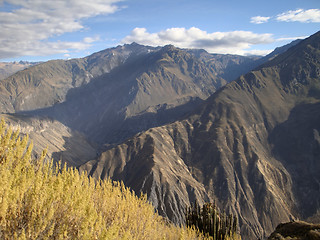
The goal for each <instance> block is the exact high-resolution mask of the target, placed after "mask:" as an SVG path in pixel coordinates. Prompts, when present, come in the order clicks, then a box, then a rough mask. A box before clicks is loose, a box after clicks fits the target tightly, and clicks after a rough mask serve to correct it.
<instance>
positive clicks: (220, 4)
mask: <svg viewBox="0 0 320 240" xmlns="http://www.w3.org/2000/svg"><path fill="white" fill-rule="evenodd" d="M319 30H320V1H319V0H268V1H259V0H242V1H239V0H224V1H221V0H52V1H47V0H0V32H1V34H0V61H19V60H27V61H46V60H50V59H68V58H76V57H84V56H87V55H89V54H91V53H94V52H97V51H100V50H103V49H105V48H110V47H115V46H117V45H120V44H125V43H131V42H133V41H135V42H137V43H140V44H144V45H151V46H163V45H166V44H173V45H175V46H177V47H181V48H203V49H205V50H207V51H208V52H210V53H226V54H240V55H250V54H260V55H265V54H267V53H268V52H270V51H272V50H273V49H274V48H275V47H278V46H282V45H284V44H287V43H289V42H291V41H292V40H294V39H296V38H305V37H307V36H310V35H311V34H313V33H315V32H317V31H319Z"/></svg>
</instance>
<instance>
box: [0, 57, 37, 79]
mask: <svg viewBox="0 0 320 240" xmlns="http://www.w3.org/2000/svg"><path fill="white" fill-rule="evenodd" d="M36 64H39V63H38V62H27V61H20V62H0V80H2V79H5V78H7V77H9V76H10V75H12V74H14V73H16V72H18V71H20V70H23V69H25V68H28V67H31V66H34V65H36Z"/></svg>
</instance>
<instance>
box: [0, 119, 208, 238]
mask: <svg viewBox="0 0 320 240" xmlns="http://www.w3.org/2000/svg"><path fill="white" fill-rule="evenodd" d="M31 152H32V144H28V137H24V138H21V137H19V133H18V132H12V131H11V130H10V129H9V130H8V129H7V127H6V125H5V123H4V121H2V122H1V124H0V179H1V184H0V239H199V238H203V236H202V235H200V234H199V233H198V232H197V231H195V230H192V229H191V228H179V227H176V226H174V225H169V224H167V223H165V221H164V220H163V218H162V217H160V216H159V215H157V214H156V213H154V208H153V207H152V205H151V204H149V203H148V202H147V201H146V197H145V196H141V197H137V196H136V195H135V194H134V193H133V192H132V191H130V190H129V189H128V188H126V187H125V186H124V185H123V184H121V183H116V182H111V181H110V180H107V181H100V182H97V181H95V180H93V179H92V178H90V177H88V176H87V175H85V174H84V173H83V174H80V173H79V172H78V171H77V170H76V169H72V168H68V169H67V168H66V167H61V166H60V165H56V166H53V164H52V162H49V163H44V157H45V152H44V153H43V154H42V156H41V157H40V158H39V159H37V160H35V159H33V158H32V156H31Z"/></svg>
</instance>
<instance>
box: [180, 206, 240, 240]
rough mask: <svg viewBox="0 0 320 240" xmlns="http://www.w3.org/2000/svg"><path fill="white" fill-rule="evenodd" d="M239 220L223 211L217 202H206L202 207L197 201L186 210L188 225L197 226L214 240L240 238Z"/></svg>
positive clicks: (235, 239)
mask: <svg viewBox="0 0 320 240" xmlns="http://www.w3.org/2000/svg"><path fill="white" fill-rule="evenodd" d="M237 222H238V220H237V217H235V216H233V215H232V214H229V215H226V214H225V212H222V213H221V212H220V211H219V209H218V207H217V206H216V204H215V203H213V204H212V203H206V204H204V205H203V206H202V207H200V205H199V204H198V203H197V202H195V204H194V205H192V206H190V207H187V210H186V226H188V227H195V228H196V229H198V230H199V231H200V232H203V233H204V234H205V235H206V236H211V237H212V238H213V240H229V239H230V240H231V239H234V240H240V239H241V237H240V235H238V234H237Z"/></svg>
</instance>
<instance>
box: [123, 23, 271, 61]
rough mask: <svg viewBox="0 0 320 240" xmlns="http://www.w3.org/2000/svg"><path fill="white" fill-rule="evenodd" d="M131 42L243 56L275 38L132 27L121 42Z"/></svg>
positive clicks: (240, 32) (192, 30)
mask: <svg viewBox="0 0 320 240" xmlns="http://www.w3.org/2000/svg"><path fill="white" fill-rule="evenodd" d="M131 42H136V43H139V44H144V45H149V46H163V45H167V44H173V45H175V46H177V47H180V48H202V49H205V50H207V51H208V52H211V53H223V54H227V53H228V54H240V55H246V54H250V51H248V49H249V48H250V47H251V46H252V45H257V44H267V43H271V42H274V39H273V38H272V34H268V33H266V34H256V33H253V32H250V31H233V32H214V33H207V32H206V31H203V30H200V29H199V28H195V27H192V28H189V29H185V28H169V29H166V30H163V31H160V32H157V33H149V32H147V29H145V28H135V29H133V31H132V32H131V34H130V35H128V36H126V37H125V38H124V39H123V40H122V43H131ZM268 52H269V51H268ZM259 53H262V52H259ZM264 53H266V52H263V54H264Z"/></svg>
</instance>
